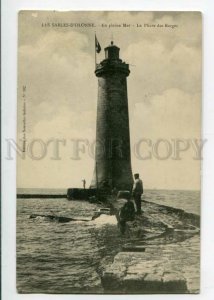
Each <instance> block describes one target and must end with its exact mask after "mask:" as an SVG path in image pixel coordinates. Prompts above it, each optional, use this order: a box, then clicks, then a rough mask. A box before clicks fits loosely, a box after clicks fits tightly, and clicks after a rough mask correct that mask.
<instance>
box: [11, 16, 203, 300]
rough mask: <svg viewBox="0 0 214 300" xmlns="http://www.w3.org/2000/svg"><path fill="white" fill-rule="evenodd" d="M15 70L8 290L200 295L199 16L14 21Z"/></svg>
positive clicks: (64, 17)
mask: <svg viewBox="0 0 214 300" xmlns="http://www.w3.org/2000/svg"><path fill="white" fill-rule="evenodd" d="M17 60H18V69H17V72H18V78H17V80H18V92H17V140H16V141H15V140H12V139H8V140H7V149H8V150H7V159H8V160H12V159H13V155H15V154H16V160H17V179H16V180H17V200H16V213H17V215H16V287H17V292H18V293H20V294H198V293H200V205H201V201H200V199H201V161H202V151H203V147H204V145H205V144H206V140H203V139H202V136H201V110H202V109H201V107H202V104H201V98H202V14H201V12H197V11H195V12H194V11H191V12H190V11H185V12H182V11H151V12H150V11H130V12H129V11H66V12H60V11H42V10H41V11H36V10H31V11H30V10H21V11H19V14H18V58H17ZM14 149H15V151H14ZM14 153H15V154H14Z"/></svg>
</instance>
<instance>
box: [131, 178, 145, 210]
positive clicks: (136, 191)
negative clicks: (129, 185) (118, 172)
mask: <svg viewBox="0 0 214 300" xmlns="http://www.w3.org/2000/svg"><path fill="white" fill-rule="evenodd" d="M142 194H143V181H142V180H141V179H140V177H139V174H138V173H137V174H134V185H133V189H132V195H133V197H134V201H135V205H136V208H137V214H138V215H140V214H141V195H142Z"/></svg>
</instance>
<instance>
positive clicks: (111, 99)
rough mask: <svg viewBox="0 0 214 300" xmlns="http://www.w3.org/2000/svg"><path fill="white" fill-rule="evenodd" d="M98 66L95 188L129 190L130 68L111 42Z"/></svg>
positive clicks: (130, 184)
mask: <svg viewBox="0 0 214 300" xmlns="http://www.w3.org/2000/svg"><path fill="white" fill-rule="evenodd" d="M104 50H105V59H104V60H103V61H101V63H100V64H96V70H95V74H96V76H97V77H98V103H97V127H96V148H95V168H94V175H93V179H92V182H91V188H99V189H103V188H107V187H108V188H111V189H112V188H117V189H125V190H128V189H130V188H131V186H132V182H133V179H132V169H131V153H130V133H129V112H128V96H127V80H126V78H127V77H128V76H129V73H130V70H129V65H128V64H126V63H125V62H123V61H122V60H121V59H120V57H119V51H120V49H119V48H118V47H117V46H115V45H114V44H113V42H111V45H109V46H108V47H106V48H105V49H104Z"/></svg>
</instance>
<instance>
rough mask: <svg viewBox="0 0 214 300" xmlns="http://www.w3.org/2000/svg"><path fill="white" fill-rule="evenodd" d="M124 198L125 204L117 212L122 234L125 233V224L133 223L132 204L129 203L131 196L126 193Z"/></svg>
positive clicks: (133, 212)
mask: <svg viewBox="0 0 214 300" xmlns="http://www.w3.org/2000/svg"><path fill="white" fill-rule="evenodd" d="M124 198H125V199H126V200H127V202H126V203H125V204H124V205H123V206H122V207H121V209H120V212H119V225H120V232H121V233H122V234H124V233H125V231H126V222H128V221H133V220H134V218H135V208H134V203H133V202H132V201H131V194H130V193H129V192H126V193H125V194H124Z"/></svg>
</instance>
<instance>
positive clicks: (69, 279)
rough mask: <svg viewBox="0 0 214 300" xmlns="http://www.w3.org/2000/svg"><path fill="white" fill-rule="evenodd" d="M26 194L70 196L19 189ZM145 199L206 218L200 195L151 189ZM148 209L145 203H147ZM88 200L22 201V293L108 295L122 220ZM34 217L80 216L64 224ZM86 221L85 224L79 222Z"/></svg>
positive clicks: (19, 246)
mask: <svg viewBox="0 0 214 300" xmlns="http://www.w3.org/2000/svg"><path fill="white" fill-rule="evenodd" d="M18 193H20V194H53V195H54V194H62V195H63V194H66V190H53V189H51V190H47V189H46V190H44V189H43V190H41V189H19V190H18ZM143 200H146V201H151V202H155V203H158V204H161V205H166V206H172V207H175V208H179V209H183V210H185V211H187V212H189V213H194V214H197V215H199V214H200V192H199V191H181V190H179V191H172V190H146V191H145V192H144V195H143ZM142 205H143V204H142ZM99 208H100V206H99V205H97V204H91V203H89V202H86V201H68V200H67V199H66V198H45V199H44V198H42V199H41V198H39V197H38V198H33V199H32V198H24V199H23V198H19V199H17V235H16V237H17V290H18V292H19V293H50V294H52V293H53V294H73V293H75V294H78V293H102V292H103V289H102V285H101V280H100V276H99V274H100V270H101V266H102V263H104V262H105V261H108V259H109V260H111V259H112V258H113V257H114V256H115V255H116V253H118V252H119V249H120V248H121V245H122V244H124V242H125V240H124V239H125V237H123V236H121V235H120V233H119V231H118V228H117V222H116V218H115V217H114V216H108V215H102V216H101V217H99V218H97V219H95V220H91V217H92V216H93V214H94V213H95V211H97V210H98V209H99ZM31 214H41V215H56V216H64V217H72V218H76V219H77V221H74V222H69V223H59V222H55V221H50V220H47V219H46V218H43V217H38V218H30V215H31ZM80 218H81V219H84V221H80V220H78V219H80Z"/></svg>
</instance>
